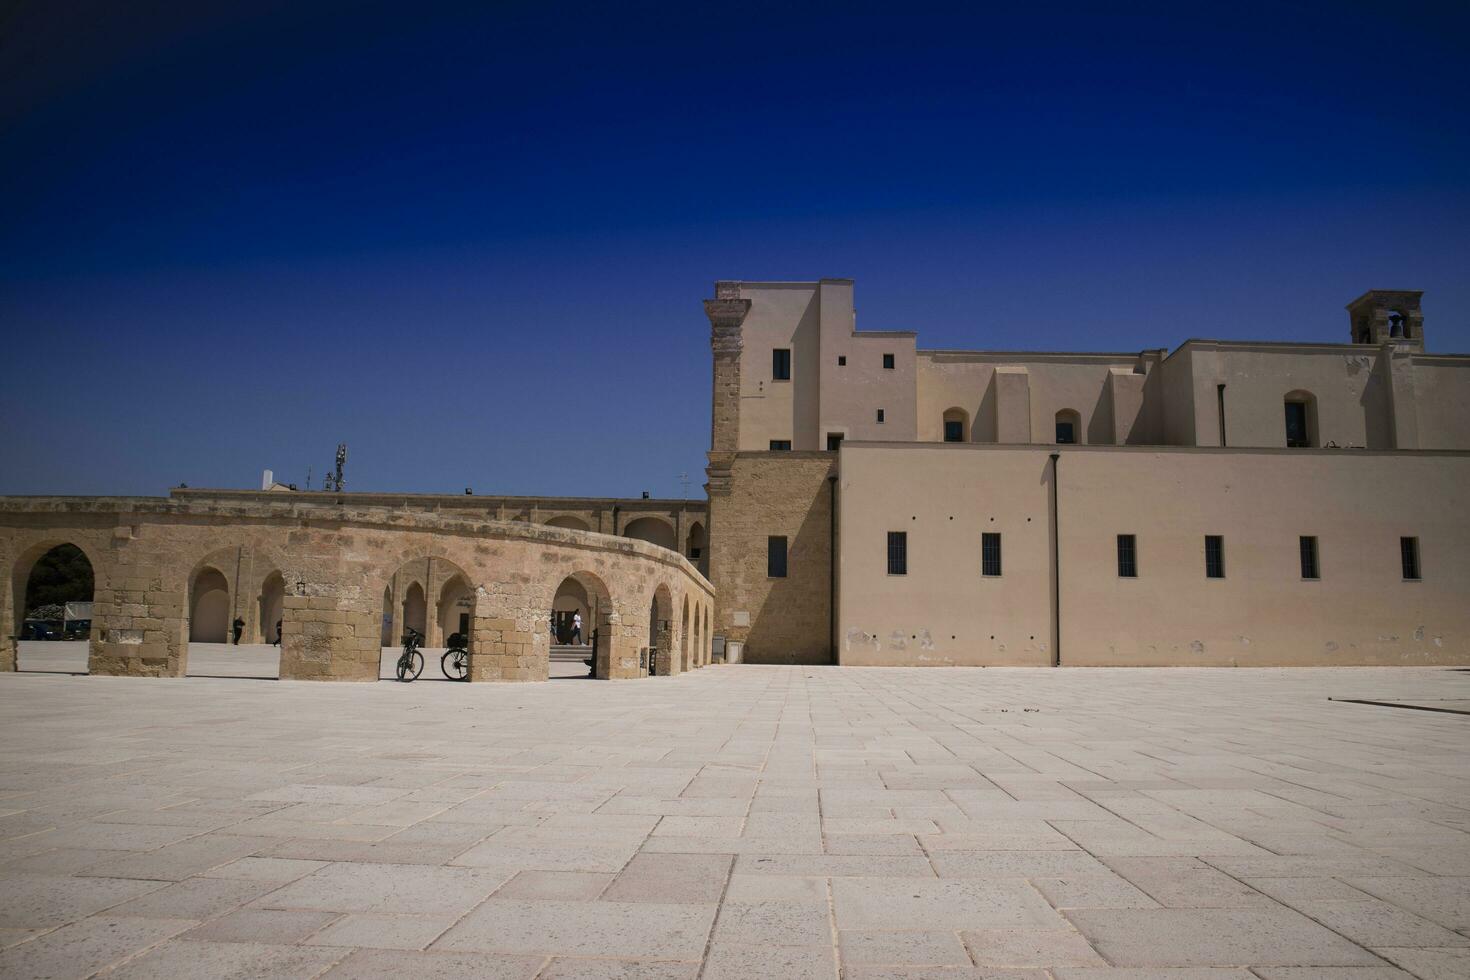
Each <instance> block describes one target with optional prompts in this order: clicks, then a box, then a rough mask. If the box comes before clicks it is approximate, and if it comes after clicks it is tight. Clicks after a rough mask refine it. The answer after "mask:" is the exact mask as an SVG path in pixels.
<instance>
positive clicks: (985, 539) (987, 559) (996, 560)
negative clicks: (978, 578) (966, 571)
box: [980, 532, 1000, 576]
mask: <svg viewBox="0 0 1470 980" xmlns="http://www.w3.org/2000/svg"><path fill="white" fill-rule="evenodd" d="M980 574H981V575H985V576H996V575H999V574H1000V535H999V534H993V533H990V532H986V533H985V534H982V535H980Z"/></svg>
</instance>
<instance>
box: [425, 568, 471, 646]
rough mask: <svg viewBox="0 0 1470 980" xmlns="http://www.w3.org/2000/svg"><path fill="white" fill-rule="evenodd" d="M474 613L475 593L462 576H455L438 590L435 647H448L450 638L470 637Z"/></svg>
mask: <svg viewBox="0 0 1470 980" xmlns="http://www.w3.org/2000/svg"><path fill="white" fill-rule="evenodd" d="M474 612H475V593H474V590H473V589H471V588H470V584H469V582H468V581H466V580H465V577H464V576H463V575H455V576H453V577H452V578H450V580H449V581H447V582H445V583H444V587H443V588H442V589H440V590H439V630H438V634H437V635H436V636H435V638H434V640H435V646H444V647H448V646H449V640H450V638H451V637H452V636H453V635H454V634H455V633H459V634H461V635H462V636H463V637H464V638H465V639H466V640H468V639H469V635H470V619H471V618H472V617H473V616H474Z"/></svg>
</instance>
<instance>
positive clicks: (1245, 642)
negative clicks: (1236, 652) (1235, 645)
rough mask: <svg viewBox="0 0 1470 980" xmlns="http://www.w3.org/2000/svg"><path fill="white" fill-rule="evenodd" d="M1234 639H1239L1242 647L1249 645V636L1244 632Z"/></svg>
mask: <svg viewBox="0 0 1470 980" xmlns="http://www.w3.org/2000/svg"><path fill="white" fill-rule="evenodd" d="M1236 639H1237V640H1239V641H1240V645H1241V646H1243V647H1248V646H1250V645H1251V638H1250V637H1248V636H1246V635H1245V634H1244V633H1242V634H1241V635H1240V636H1237V637H1236Z"/></svg>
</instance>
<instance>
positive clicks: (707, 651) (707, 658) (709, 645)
mask: <svg viewBox="0 0 1470 980" xmlns="http://www.w3.org/2000/svg"><path fill="white" fill-rule="evenodd" d="M709 620H710V615H709V606H705V607H704V665H705V666H706V667H708V666H709V665H710V662H711V661H712V660H714V654H713V652H712V651H713V650H714V644H713V642H711V638H710V633H709Z"/></svg>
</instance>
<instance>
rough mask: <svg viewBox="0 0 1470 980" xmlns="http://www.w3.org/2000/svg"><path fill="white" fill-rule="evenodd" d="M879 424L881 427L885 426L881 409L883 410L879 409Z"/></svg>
mask: <svg viewBox="0 0 1470 980" xmlns="http://www.w3.org/2000/svg"><path fill="white" fill-rule="evenodd" d="M878 424H879V425H882V424H883V409H881V408H880V409H878Z"/></svg>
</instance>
